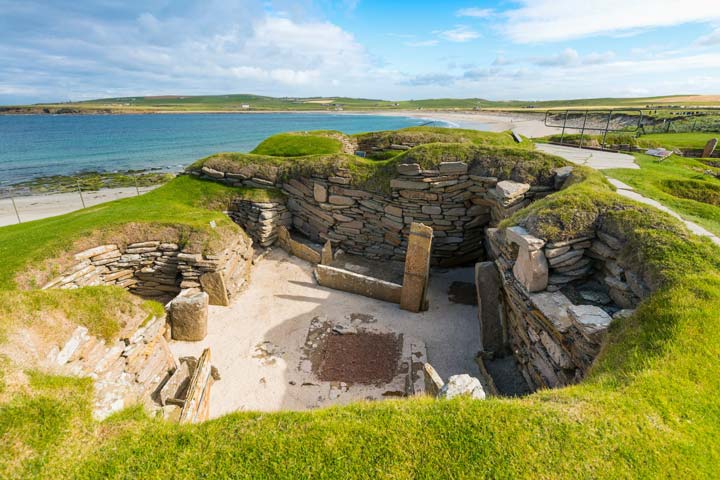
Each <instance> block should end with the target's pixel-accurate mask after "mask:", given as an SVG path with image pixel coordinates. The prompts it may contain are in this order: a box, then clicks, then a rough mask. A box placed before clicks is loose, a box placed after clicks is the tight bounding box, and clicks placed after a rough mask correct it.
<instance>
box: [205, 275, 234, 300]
mask: <svg viewBox="0 0 720 480" xmlns="http://www.w3.org/2000/svg"><path fill="white" fill-rule="evenodd" d="M200 285H201V286H202V289H203V291H204V292H205V293H207V294H208V297H209V302H210V305H221V306H225V307H226V306H228V305H230V299H229V298H228V291H227V286H226V284H225V276H224V275H223V274H222V272H208V273H205V274H204V275H202V276H201V277H200Z"/></svg>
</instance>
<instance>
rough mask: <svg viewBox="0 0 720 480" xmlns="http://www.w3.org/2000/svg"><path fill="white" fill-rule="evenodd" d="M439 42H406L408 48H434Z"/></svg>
mask: <svg viewBox="0 0 720 480" xmlns="http://www.w3.org/2000/svg"><path fill="white" fill-rule="evenodd" d="M438 43H439V42H438V41H437V40H420V41H417V42H405V44H404V45H405V46H406V47H434V46H435V45H437V44H438Z"/></svg>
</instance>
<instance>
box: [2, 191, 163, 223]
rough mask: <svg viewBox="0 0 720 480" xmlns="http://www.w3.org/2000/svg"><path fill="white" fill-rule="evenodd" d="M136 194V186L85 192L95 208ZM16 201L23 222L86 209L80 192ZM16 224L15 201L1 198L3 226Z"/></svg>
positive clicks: (85, 197) (141, 192)
mask: <svg viewBox="0 0 720 480" xmlns="http://www.w3.org/2000/svg"><path fill="white" fill-rule="evenodd" d="M154 188H157V186H152V187H140V189H139V190H140V194H143V193H145V192H149V191H150V190H153V189H154ZM136 195H137V191H136V190H135V187H124V188H105V189H101V190H98V191H95V192H83V200H84V201H85V206H86V207H92V206H94V205H98V204H100V203H104V202H109V201H111V200H118V199H120V198H127V197H134V196H136ZM14 200H15V206H16V207H17V211H18V213H19V215H20V221H21V222H29V221H32V220H39V219H41V218H47V217H54V216H55V215H62V214H63V213H68V212H73V211H75V210H80V209H82V208H83V205H82V201H81V200H80V195H79V194H78V193H56V194H50V195H30V196H27V197H15V198H14ZM16 223H18V217H17V215H16V214H15V209H14V208H13V204H12V200H11V199H9V198H4V199H0V226H5V225H14V224H16Z"/></svg>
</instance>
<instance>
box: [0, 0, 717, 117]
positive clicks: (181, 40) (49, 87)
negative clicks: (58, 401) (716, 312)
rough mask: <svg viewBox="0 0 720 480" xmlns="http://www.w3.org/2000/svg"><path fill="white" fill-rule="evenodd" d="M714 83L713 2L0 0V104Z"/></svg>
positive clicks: (598, 92)
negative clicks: (143, 97)
mask: <svg viewBox="0 0 720 480" xmlns="http://www.w3.org/2000/svg"><path fill="white" fill-rule="evenodd" d="M220 93H258V94H265V95H274V96H286V95H287V96H316V95H325V96H353V97H367V98H385V99H412V98H430V97H481V98H489V99H495V100H500V99H525V100H536V99H564V98H581V97H605V96H614V97H623V96H649V95H667V94H685V93H706V94H720V0H682V1H679V0H584V1H582V2H581V1H578V0H520V1H500V2H490V1H475V2H473V1H445V2H438V1H420V0H416V1H393V2H389V1H379V0H372V1H371V0H341V1H330V0H318V1H311V0H300V1H284V0H278V1H262V0H232V1H220V0H144V1H132V0H130V1H123V0H95V1H87V0H73V1H65V0H55V1H36V0H24V1H9V0H0V104H13V103H28V102H42V101H66V100H83V99H90V98H99V97H114V96H134V95H162V94H220Z"/></svg>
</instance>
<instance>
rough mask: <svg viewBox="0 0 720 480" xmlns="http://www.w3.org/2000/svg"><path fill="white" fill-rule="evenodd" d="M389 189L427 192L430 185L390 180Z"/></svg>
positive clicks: (395, 179)
mask: <svg viewBox="0 0 720 480" xmlns="http://www.w3.org/2000/svg"><path fill="white" fill-rule="evenodd" d="M390 187H391V188H398V189H402V190H427V189H428V188H430V185H429V184H427V183H425V182H413V181H410V180H399V179H397V178H394V179H392V180H390Z"/></svg>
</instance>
